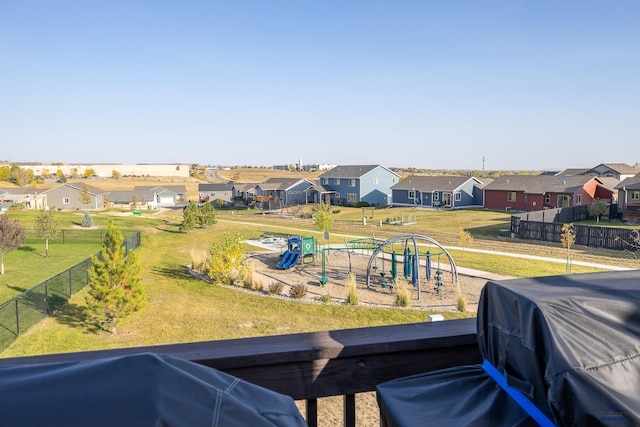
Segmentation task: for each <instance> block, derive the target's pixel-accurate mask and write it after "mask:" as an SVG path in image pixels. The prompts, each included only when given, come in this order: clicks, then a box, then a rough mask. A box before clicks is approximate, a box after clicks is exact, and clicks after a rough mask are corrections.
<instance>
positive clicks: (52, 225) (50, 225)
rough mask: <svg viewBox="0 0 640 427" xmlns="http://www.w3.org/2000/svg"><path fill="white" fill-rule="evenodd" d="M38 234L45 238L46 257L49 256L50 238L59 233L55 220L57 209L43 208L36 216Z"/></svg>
mask: <svg viewBox="0 0 640 427" xmlns="http://www.w3.org/2000/svg"><path fill="white" fill-rule="evenodd" d="M35 232H36V235H37V236H38V237H40V238H41V239H44V242H45V244H44V246H45V257H46V258H48V257H49V239H55V238H56V236H57V235H58V223H57V222H56V221H55V210H53V209H49V210H45V209H41V210H40V212H38V217H37V218H36V228H35Z"/></svg>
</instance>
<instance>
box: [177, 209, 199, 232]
mask: <svg viewBox="0 0 640 427" xmlns="http://www.w3.org/2000/svg"><path fill="white" fill-rule="evenodd" d="M198 214H199V208H198V205H197V204H196V202H189V204H187V207H186V208H184V212H182V222H181V223H180V231H181V232H183V233H187V232H189V231H191V230H193V229H194V228H195V226H196V224H197V223H198Z"/></svg>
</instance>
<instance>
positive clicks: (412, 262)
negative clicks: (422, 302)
mask: <svg viewBox="0 0 640 427" xmlns="http://www.w3.org/2000/svg"><path fill="white" fill-rule="evenodd" d="M418 241H423V242H425V243H426V244H431V245H434V246H436V247H437V248H438V249H439V250H440V251H439V252H431V250H429V249H427V250H426V251H424V252H420V246H423V245H424V244H425V243H423V244H421V245H419V244H418ZM398 243H399V244H400V245H401V247H402V248H403V250H402V255H399V254H398V253H397V252H396V250H395V246H396V244H398ZM389 247H391V252H390V253H389V251H388V249H387V248H389ZM379 255H382V261H383V263H384V261H385V259H386V258H387V255H389V258H390V261H391V269H390V270H389V273H390V275H391V280H392V283H391V285H390V284H389V283H387V282H386V281H385V279H384V278H385V275H386V273H387V272H386V271H385V270H384V266H383V269H382V271H380V276H381V277H382V279H383V280H382V282H381V286H383V287H384V286H393V281H395V279H396V277H397V263H398V262H402V266H403V276H404V277H405V278H407V279H410V283H411V284H412V285H413V286H415V287H416V290H417V292H418V300H419V299H420V292H421V286H420V277H421V275H420V267H421V266H422V265H424V267H425V278H426V279H427V281H429V280H431V278H432V263H433V259H434V258H435V259H436V263H437V264H436V271H435V272H434V273H435V274H434V276H433V277H434V279H435V286H434V290H435V291H436V293H438V294H439V293H440V291H441V288H442V286H443V283H442V275H443V273H444V272H443V268H441V267H442V265H441V263H440V256H441V255H445V256H446V257H447V260H448V261H449V270H450V273H451V279H452V282H453V284H454V285H455V286H458V271H457V269H456V264H455V262H454V261H453V258H452V257H451V255H450V254H449V252H447V250H446V249H445V248H444V247H443V246H442V245H441V244H440V243H438V242H437V241H436V240H434V239H432V238H431V237H428V236H423V235H420V234H401V235H398V236H394V237H391V238H389V239H387V240H385V241H384V242H382V243H381V244H380V246H379V247H378V248H376V249H375V250H374V251H373V253H372V254H371V257H370V258H369V264H368V265H367V287H370V286H371V270H372V269H373V270H377V268H376V267H377V260H378V256H379ZM420 257H424V264H422V263H421V261H420Z"/></svg>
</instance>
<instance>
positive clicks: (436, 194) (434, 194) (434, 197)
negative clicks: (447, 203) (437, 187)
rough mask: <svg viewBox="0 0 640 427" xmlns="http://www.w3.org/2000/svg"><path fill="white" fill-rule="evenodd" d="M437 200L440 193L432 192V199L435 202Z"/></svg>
mask: <svg viewBox="0 0 640 427" xmlns="http://www.w3.org/2000/svg"><path fill="white" fill-rule="evenodd" d="M438 200H440V193H433V201H434V202H437V201H438Z"/></svg>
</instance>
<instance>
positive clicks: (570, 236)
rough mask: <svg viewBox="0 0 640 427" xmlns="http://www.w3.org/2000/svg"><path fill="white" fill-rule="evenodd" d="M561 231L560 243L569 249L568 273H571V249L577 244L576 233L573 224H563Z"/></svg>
mask: <svg viewBox="0 0 640 427" xmlns="http://www.w3.org/2000/svg"><path fill="white" fill-rule="evenodd" d="M561 231H562V234H561V235H560V243H562V247H563V248H566V249H567V273H571V247H572V246H573V244H574V243H575V242H576V232H575V229H574V227H573V224H563V225H562V229H561Z"/></svg>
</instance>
